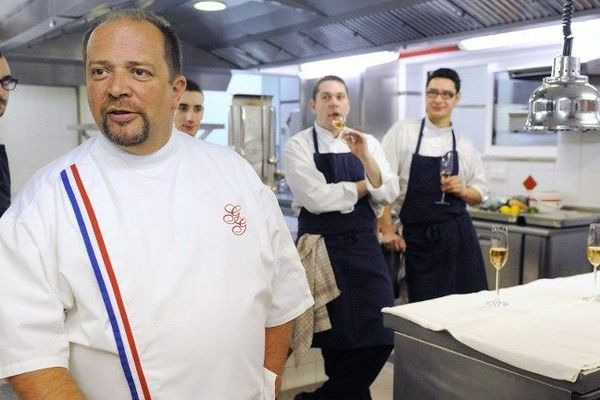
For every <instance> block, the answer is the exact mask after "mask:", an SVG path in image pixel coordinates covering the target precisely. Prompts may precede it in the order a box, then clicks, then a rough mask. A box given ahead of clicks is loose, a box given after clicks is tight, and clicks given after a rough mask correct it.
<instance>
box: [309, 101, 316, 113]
mask: <svg viewBox="0 0 600 400" xmlns="http://www.w3.org/2000/svg"><path fill="white" fill-rule="evenodd" d="M316 105H317V104H316V103H315V101H314V100H312V99H311V100H310V102H309V103H308V106H309V107H310V109H311V111H312V112H313V114H316V113H317V111H316V110H315V107H316Z"/></svg>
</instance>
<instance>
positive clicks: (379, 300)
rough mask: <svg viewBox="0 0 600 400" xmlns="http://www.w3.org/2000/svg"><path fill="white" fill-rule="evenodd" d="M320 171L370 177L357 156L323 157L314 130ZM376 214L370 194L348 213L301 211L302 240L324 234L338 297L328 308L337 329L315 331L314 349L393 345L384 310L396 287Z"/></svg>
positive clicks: (332, 177) (335, 178)
mask: <svg viewBox="0 0 600 400" xmlns="http://www.w3.org/2000/svg"><path fill="white" fill-rule="evenodd" d="M312 135H313V141H314V147H315V153H314V155H313V159H314V161H315V164H316V166H317V169H318V170H319V171H320V172H321V173H322V174H323V175H324V176H325V179H326V181H327V183H338V182H343V181H345V182H358V181H361V180H363V179H365V171H364V167H363V165H362V163H361V162H360V160H359V159H358V158H357V157H356V156H355V155H354V154H352V153H350V152H348V153H339V154H337V153H324V154H321V153H319V144H318V141H317V132H316V130H315V129H314V128H313V131H312ZM374 227H375V214H374V213H373V209H372V208H371V205H370V204H369V196H363V198H362V199H360V200H359V201H358V202H357V203H356V204H355V205H354V211H352V212H351V213H348V214H341V213H340V212H337V211H336V212H327V213H322V214H318V215H317V214H313V213H311V212H309V211H308V210H306V209H305V208H302V210H301V211H300V215H299V217H298V237H300V236H302V235H303V234H305V233H313V234H320V235H322V236H323V237H324V238H325V245H326V247H327V252H328V253H329V259H330V261H331V265H332V267H333V272H334V274H335V279H336V282H337V285H338V288H339V289H340V291H341V294H340V296H339V297H337V298H336V299H335V300H333V301H331V302H330V303H329V304H327V311H328V312H329V318H330V320H331V325H332V329H330V330H328V331H325V332H320V333H316V334H315V335H314V337H313V343H312V346H313V347H322V348H331V349H335V348H337V349H353V348H358V347H367V346H379V345H391V344H393V333H392V331H391V330H390V329H387V328H384V327H383V318H382V314H381V308H382V307H388V306H391V305H393V302H394V299H393V293H392V283H391V280H390V276H389V273H388V271H387V267H386V265H385V261H384V259H383V254H382V252H381V248H380V247H379V243H378V241H377V237H376V236H375V233H374Z"/></svg>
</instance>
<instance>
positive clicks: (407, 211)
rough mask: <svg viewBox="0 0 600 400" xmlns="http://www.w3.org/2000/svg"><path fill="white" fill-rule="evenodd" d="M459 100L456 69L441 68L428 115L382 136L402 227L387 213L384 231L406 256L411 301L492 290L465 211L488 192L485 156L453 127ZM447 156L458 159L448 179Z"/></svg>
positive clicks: (429, 93) (429, 86)
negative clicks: (444, 166) (396, 186)
mask: <svg viewBox="0 0 600 400" xmlns="http://www.w3.org/2000/svg"><path fill="white" fill-rule="evenodd" d="M459 100H460V77H459V76H458V74H457V73H456V71H454V70H452V69H448V68H440V69H437V70H435V71H433V72H432V73H430V74H429V76H428V77H427V83H426V96H425V112H426V116H425V117H424V118H422V119H409V120H405V121H400V122H397V123H396V124H394V126H392V127H391V128H390V130H389V131H388V132H387V134H386V135H385V137H384V138H383V148H384V151H385V155H386V157H387V159H388V161H389V163H390V166H391V168H392V171H394V172H397V173H398V175H399V177H400V196H399V197H398V199H397V201H396V204H395V206H394V209H395V211H398V213H397V214H398V215H399V224H398V226H397V227H395V226H394V224H393V223H392V217H391V208H390V207H388V208H387V209H386V212H385V214H384V217H383V218H382V219H381V220H380V221H379V227H380V230H381V233H382V237H383V243H384V245H385V246H386V247H387V248H388V249H390V250H395V251H405V255H406V258H405V259H406V283H407V287H408V297H409V301H411V302H414V301H421V300H428V299H432V298H436V297H441V296H445V295H448V294H454V293H470V292H476V291H480V290H484V289H487V280H486V276H485V267H484V263H483V257H482V255H481V251H480V248H479V242H478V239H477V236H476V234H475V229H474V227H473V223H472V222H471V219H470V217H469V214H468V212H467V210H466V205H467V204H477V203H480V202H481V201H482V200H483V198H484V197H485V195H486V193H487V191H488V189H487V183H486V180H485V175H484V171H483V163H482V161H481V155H480V154H479V152H478V151H477V149H476V148H475V147H474V145H473V144H472V143H471V141H470V140H469V139H467V138H466V137H464V136H462V135H458V134H457V133H456V132H454V129H453V126H452V111H453V110H454V107H456V105H457V104H458V102H459ZM447 153H452V154H453V155H454V157H453V162H452V163H451V171H447V172H449V176H447V177H445V176H444V175H445V174H442V173H441V169H440V164H441V160H442V156H444V155H445V154H447ZM443 192H444V193H445V195H444V197H443V199H444V201H441V200H442V193H443ZM400 224H401V227H400V226H399V225H400Z"/></svg>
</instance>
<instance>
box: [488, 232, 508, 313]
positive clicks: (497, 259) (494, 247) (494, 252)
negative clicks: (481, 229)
mask: <svg viewBox="0 0 600 400" xmlns="http://www.w3.org/2000/svg"><path fill="white" fill-rule="evenodd" d="M490 242H491V243H490V251H489V257H490V263H491V264H492V266H493V267H494V268H496V298H495V299H494V300H492V301H488V302H487V303H486V304H487V305H488V306H491V307H501V306H507V305H508V303H506V302H504V301H502V300H500V270H501V269H502V267H504V265H506V260H508V230H507V229H506V227H504V226H498V225H494V226H492V234H491V236H490Z"/></svg>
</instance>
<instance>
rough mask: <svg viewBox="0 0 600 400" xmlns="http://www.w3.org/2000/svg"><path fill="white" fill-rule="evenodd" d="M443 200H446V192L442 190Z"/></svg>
mask: <svg viewBox="0 0 600 400" xmlns="http://www.w3.org/2000/svg"><path fill="white" fill-rule="evenodd" d="M441 201H446V192H443V191H442V200H441Z"/></svg>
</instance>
